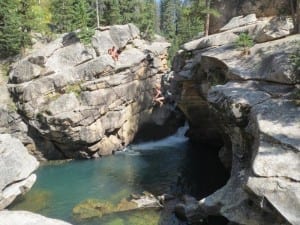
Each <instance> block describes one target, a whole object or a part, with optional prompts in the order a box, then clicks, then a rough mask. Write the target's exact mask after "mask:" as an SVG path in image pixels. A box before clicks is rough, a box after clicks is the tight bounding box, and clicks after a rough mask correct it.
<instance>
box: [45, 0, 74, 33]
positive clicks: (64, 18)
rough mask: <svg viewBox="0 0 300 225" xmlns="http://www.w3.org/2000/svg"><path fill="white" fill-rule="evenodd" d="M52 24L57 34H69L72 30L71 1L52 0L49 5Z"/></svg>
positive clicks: (72, 10) (72, 11) (72, 13)
mask: <svg viewBox="0 0 300 225" xmlns="http://www.w3.org/2000/svg"><path fill="white" fill-rule="evenodd" d="M50 10H51V13H52V23H53V25H55V31H56V32H58V33H64V32H70V31H72V29H73V28H74V26H72V23H73V21H74V19H73V15H74V8H73V0H52V4H51V8H50Z"/></svg>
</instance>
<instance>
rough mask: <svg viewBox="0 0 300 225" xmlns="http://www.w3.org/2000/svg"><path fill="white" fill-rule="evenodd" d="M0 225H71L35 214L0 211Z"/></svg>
mask: <svg viewBox="0 0 300 225" xmlns="http://www.w3.org/2000/svg"><path fill="white" fill-rule="evenodd" d="M0 224H2V225H28V224H30V225H39V224H45V225H71V224H70V223H67V222H64V221H61V220H57V219H50V218H47V217H45V216H41V215H38V214H35V213H31V212H26V211H7V210H4V211H0Z"/></svg>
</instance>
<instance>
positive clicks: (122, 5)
mask: <svg viewBox="0 0 300 225" xmlns="http://www.w3.org/2000/svg"><path fill="white" fill-rule="evenodd" d="M143 2H144V1H139V0H130V1H128V0H119V9H120V15H121V20H120V22H121V23H122V24H126V23H138V22H139V17H140V15H141V13H142V12H141V7H142V3H143Z"/></svg>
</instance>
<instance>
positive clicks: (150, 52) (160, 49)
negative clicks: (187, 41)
mask: <svg viewBox="0 0 300 225" xmlns="http://www.w3.org/2000/svg"><path fill="white" fill-rule="evenodd" d="M113 46H116V47H117V48H118V49H120V50H121V54H120V56H119V60H118V61H114V60H113V59H112V57H111V56H110V55H109V54H108V49H109V48H112V47H113ZM168 47H169V43H167V42H166V41H164V40H158V41H154V42H151V43H150V42H148V41H145V40H143V39H141V38H140V33H139V30H138V29H137V28H136V27H135V26H134V25H133V24H128V25H115V26H110V27H103V28H100V29H99V30H96V33H95V35H94V36H93V37H92V43H91V45H90V46H89V47H87V46H85V45H84V44H82V43H81V42H80V41H79V39H78V38H77V36H76V32H74V33H69V34H65V35H62V36H61V37H60V38H58V39H56V40H54V41H53V42H51V43H49V44H47V45H45V46H44V47H43V48H41V49H39V50H37V51H34V52H33V53H31V54H30V55H28V56H26V57H25V58H23V59H22V60H20V61H18V62H17V63H15V64H14V65H13V66H12V69H11V71H10V74H9V82H8V87H9V91H10V93H11V95H12V96H13V99H14V102H15V104H16V107H17V109H18V112H19V113H20V114H21V115H22V119H23V121H24V122H25V123H26V124H27V125H28V127H29V133H30V134H31V137H34V138H33V139H34V143H33V144H32V145H28V146H27V147H28V148H29V149H30V150H31V151H32V152H33V154H35V155H36V156H37V157H38V158H40V159H44V158H46V159H58V158H65V157H67V158H91V157H99V156H100V157H101V156H103V155H107V154H112V153H113V152H114V151H117V150H120V149H122V148H123V147H124V146H126V145H128V144H129V143H130V142H131V141H132V140H133V139H134V137H135V135H136V133H137V131H138V130H139V129H140V128H141V127H142V126H143V125H144V124H146V123H155V124H157V125H162V124H163V123H164V122H165V120H166V119H167V118H168V116H169V115H170V110H168V109H167V108H166V107H161V108H160V107H156V106H154V105H153V103H152V99H153V87H154V86H155V84H159V83H160V82H161V77H162V75H163V74H164V73H165V72H166V71H167V70H168V67H167V48H168Z"/></svg>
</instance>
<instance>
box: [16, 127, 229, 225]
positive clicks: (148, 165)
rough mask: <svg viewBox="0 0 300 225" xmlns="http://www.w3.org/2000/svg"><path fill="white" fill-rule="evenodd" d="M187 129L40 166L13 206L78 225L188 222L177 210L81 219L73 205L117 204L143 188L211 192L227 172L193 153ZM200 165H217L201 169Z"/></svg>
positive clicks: (146, 211) (153, 190)
mask: <svg viewBox="0 0 300 225" xmlns="http://www.w3.org/2000/svg"><path fill="white" fill-rule="evenodd" d="M185 130H186V128H182V129H180V130H179V131H178V133H177V134H175V135H173V136H171V137H168V138H166V139H163V140H160V141H155V142H147V143H140V144H134V145H131V146H129V147H128V148H127V149H126V150H125V151H123V152H121V153H117V154H115V155H114V156H109V157H105V158H102V159H97V160H83V161H71V162H67V163H55V164H53V163H51V164H48V165H43V166H41V167H40V168H39V170H38V171H37V176H38V179H37V182H36V184H35V185H34V187H33V188H32V190H31V191H30V192H29V193H28V194H26V196H25V198H24V199H23V200H22V201H20V202H18V203H17V204H16V205H14V206H13V209H24V210H30V211H34V212H37V213H40V214H43V215H45V216H48V217H53V218H58V219H63V220H65V221H69V222H71V223H72V224H74V225H96V224H104V225H106V224H107V225H139V224H145V225H151V224H153V225H158V224H165V225H171V224H184V222H182V221H179V220H177V219H176V218H175V216H174V215H172V214H170V215H167V216H165V215H164V216H162V215H161V213H160V212H159V211H157V210H145V211H139V212H123V213H114V214H111V215H108V216H103V217H101V218H93V219H78V218H77V217H76V216H74V215H73V213H72V209H73V208H74V207H75V206H76V205H77V204H79V203H81V202H83V201H85V200H86V199H99V200H101V201H107V202H110V203H112V204H117V203H118V202H120V201H121V200H122V199H124V198H127V197H128V196H130V194H132V193H141V192H143V191H147V192H150V193H152V194H154V195H161V194H163V193H173V194H175V195H176V194H179V193H181V192H182V191H188V192H190V193H192V194H196V195H198V197H201V195H203V197H204V196H205V195H206V194H207V193H209V192H210V193H211V192H213V190H215V189H216V187H219V186H221V183H222V182H223V181H222V182H221V183H220V182H219V181H217V180H218V179H216V176H223V174H221V175H220V173H219V172H220V171H222V170H223V168H221V167H220V166H217V165H219V162H214V161H216V159H215V158H214V157H208V156H207V155H206V156H205V157H206V159H202V161H203V162H202V163H201V157H202V155H201V154H200V155H199V154H196V155H195V154H194V153H191V152H195V151H193V150H191V148H192V147H191V146H190V144H189V143H188V141H187V139H186V138H185V137H184V136H183V133H184V132H185ZM198 152H205V151H198ZM191 154H192V155H191ZM207 157H208V159H207ZM201 165H202V167H206V166H211V167H212V168H213V169H212V171H210V172H208V169H209V168H204V171H201ZM218 167H220V168H218ZM214 171H215V172H214ZM214 173H215V174H214ZM225 177H226V176H225V175H224V179H225ZM202 178H206V179H207V178H209V179H208V180H206V181H205V180H203V179H202ZM198 190H200V191H201V193H202V194H201V193H200V195H199V193H198ZM193 192H194V193H193ZM206 192H207V193H206ZM163 217H164V218H163ZM220 224H221V223H219V225H220Z"/></svg>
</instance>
